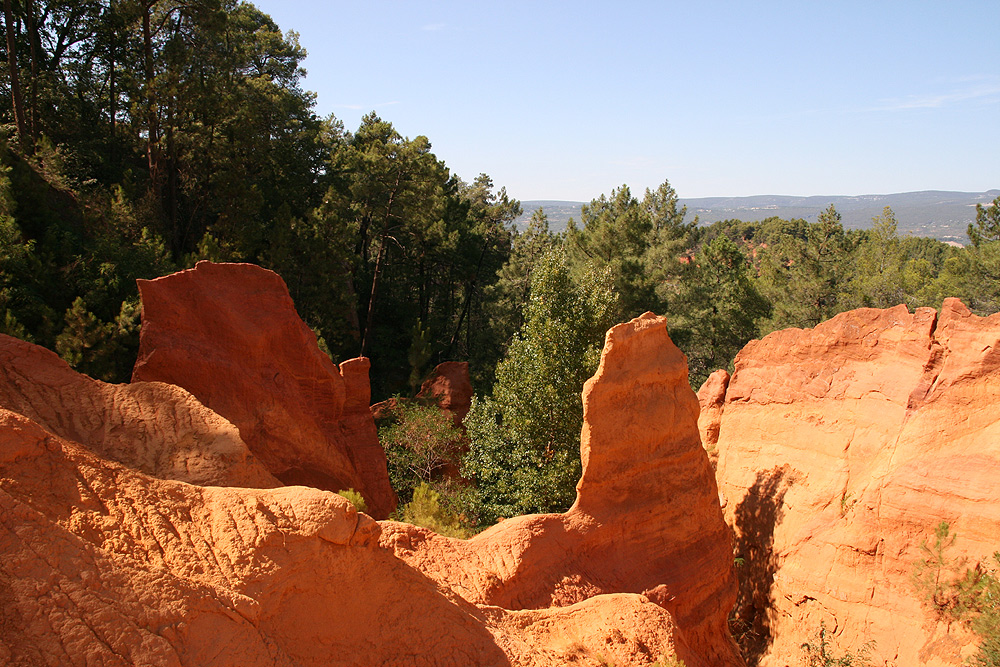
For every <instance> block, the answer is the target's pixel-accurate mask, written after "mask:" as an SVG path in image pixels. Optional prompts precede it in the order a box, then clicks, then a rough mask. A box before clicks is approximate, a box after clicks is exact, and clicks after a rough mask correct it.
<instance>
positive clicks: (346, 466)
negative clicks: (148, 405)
mask: <svg viewBox="0 0 1000 667" xmlns="http://www.w3.org/2000/svg"><path fill="white" fill-rule="evenodd" d="M139 291H140V294H141V296H142V307H143V322H142V331H141V334H140V349H139V358H138V360H137V361H136V365H135V370H134V372H133V375H132V379H133V381H159V382H167V383H170V384H174V385H177V386H180V387H183V388H185V389H187V390H188V391H190V392H191V393H192V394H194V395H195V396H196V397H197V398H198V400H199V401H201V402H202V403H203V404H204V405H206V406H208V407H209V408H211V409H212V410H214V411H215V412H217V413H219V414H220V415H222V416H223V417H225V418H226V419H228V420H229V421H231V422H232V423H233V424H235V425H236V427H237V428H238V429H239V432H240V435H241V436H242V438H243V440H244V441H245V442H246V444H247V445H248V446H249V447H250V450H251V451H252V452H253V453H254V454H255V455H256V456H257V458H258V459H260V461H261V462H262V463H263V464H264V466H265V467H266V468H267V469H268V470H269V471H270V472H271V473H272V474H273V475H274V476H275V477H277V478H278V479H279V480H281V481H282V482H283V483H285V484H304V485H308V486H313V487H316V488H319V489H327V490H330V491H339V490H341V489H348V488H353V489H355V490H356V491H358V492H360V493H361V494H362V495H363V496H364V498H365V501H366V502H367V505H368V508H369V510H370V511H371V513H372V515H373V516H375V517H385V516H388V515H389V513H390V512H392V510H393V509H394V508H395V504H396V497H395V494H394V493H393V491H392V488H391V487H390V486H389V477H388V474H387V472H386V463H385V454H384V452H383V451H382V448H381V446H379V443H378V436H377V434H376V431H375V422H374V421H373V420H372V417H371V413H370V412H369V409H368V404H369V403H370V398H371V390H370V386H369V384H368V360H367V359H363V358H362V359H351V360H349V361H345V362H343V363H342V364H340V367H339V368H338V367H337V366H336V365H335V364H334V363H333V362H332V361H330V359H329V357H327V355H326V354H324V353H323V352H322V351H320V349H319V348H318V347H317V345H316V336H315V335H314V334H313V333H312V331H310V330H309V327H307V326H306V325H305V323H304V322H302V320H301V319H299V316H298V314H297V313H296V312H295V307H294V305H293V304H292V299H291V297H290V296H289V294H288V289H287V288H286V287H285V284H284V282H283V281H282V280H281V278H280V277H278V275H277V274H275V273H273V272H271V271H268V270H266V269H262V268H260V267H258V266H254V265H251V264H212V263H211V262H199V263H198V265H197V266H196V267H195V268H193V269H189V270H187V271H181V272H179V273H175V274H172V275H169V276H165V277H163V278H157V279H156V280H140V281H139Z"/></svg>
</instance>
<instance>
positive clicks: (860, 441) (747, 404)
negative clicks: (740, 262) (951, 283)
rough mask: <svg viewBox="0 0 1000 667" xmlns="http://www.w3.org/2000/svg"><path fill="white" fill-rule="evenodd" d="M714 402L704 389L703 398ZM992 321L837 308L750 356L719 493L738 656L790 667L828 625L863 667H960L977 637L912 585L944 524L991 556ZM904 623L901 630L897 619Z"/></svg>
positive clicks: (998, 416) (723, 427)
mask: <svg viewBox="0 0 1000 667" xmlns="http://www.w3.org/2000/svg"><path fill="white" fill-rule="evenodd" d="M711 394H712V392H709V391H707V390H706V391H705V396H706V397H707V396H709V395H711ZM998 405H1000V314H998V315H994V316H992V317H989V318H980V317H976V316H975V315H972V314H971V313H970V312H969V311H968V309H966V308H965V306H963V305H962V304H961V303H960V302H958V301H957V300H955V299H948V300H946V301H945V303H944V306H943V307H942V310H941V314H940V315H937V313H936V312H935V311H934V310H933V309H928V308H920V309H917V311H916V312H915V313H912V314H911V313H910V312H909V311H908V310H907V309H906V308H905V307H904V306H897V307H895V308H890V309H887V310H875V309H861V310H856V311H851V312H848V313H843V314H841V315H838V316H836V317H834V318H833V319H831V320H829V321H827V322H824V323H822V324H820V325H819V326H817V327H815V328H814V329H811V330H799V329H789V330H785V331H779V332H776V333H773V334H771V335H769V336H767V337H766V338H764V339H763V340H761V341H753V342H751V343H750V344H748V345H747V346H746V347H745V348H744V349H743V351H742V352H740V354H739V355H738V356H737V358H736V361H735V372H734V374H733V377H732V378H731V380H730V381H729V383H728V387H727V388H726V391H725V402H724V405H723V408H722V415H721V419H720V428H719V436H718V449H719V466H718V479H719V487H720V491H721V493H722V497H723V499H724V503H725V510H726V518H727V521H728V522H729V523H730V524H731V525H733V527H734V529H735V532H736V539H737V556H738V557H739V558H741V559H742V563H743V565H742V567H741V568H740V571H741V590H740V600H739V603H738V607H737V611H738V613H739V616H740V617H741V619H742V621H743V623H744V627H745V628H747V629H749V630H750V631H751V632H750V634H749V635H748V638H752V637H753V636H754V635H756V636H758V637H759V638H760V641H759V642H757V643H756V644H754V642H752V641H748V645H750V648H751V656H750V658H751V659H750V660H749V662H750V663H751V664H754V663H756V662H757V661H758V660H759V663H760V664H761V665H775V666H777V665H786V664H794V663H796V662H797V661H798V660H799V659H800V658H801V651H800V650H799V646H800V644H801V643H802V642H803V641H805V640H806V639H808V638H809V637H811V636H812V635H814V633H815V632H816V631H817V630H818V628H819V627H820V623H821V622H822V623H824V624H825V626H826V628H827V629H830V630H833V631H834V634H833V641H834V646H836V647H837V648H838V650H837V652H838V653H839V652H841V650H847V649H851V650H856V649H858V648H859V647H860V646H862V645H863V644H864V643H865V642H867V641H869V640H873V641H874V642H875V651H874V656H873V657H875V658H876V660H875V661H874V662H875V664H883V661H885V664H898V665H958V664H961V661H962V656H963V655H967V654H968V653H969V652H970V650H972V648H971V646H970V642H971V639H970V637H968V636H967V635H964V634H963V633H962V631H961V629H960V628H957V627H955V626H952V627H951V628H949V627H948V626H947V625H946V624H944V623H939V622H938V621H937V619H936V617H935V615H934V614H933V613H932V612H931V611H930V610H929V609H928V608H927V606H926V605H925V604H923V603H922V600H923V598H924V597H925V596H924V594H923V593H921V592H920V591H918V590H917V588H916V587H915V585H914V583H913V580H912V573H913V571H914V564H915V562H916V561H917V560H918V559H919V558H920V557H921V550H920V545H921V543H922V542H924V541H927V542H933V534H934V530H935V528H936V526H937V525H938V524H939V523H940V522H941V521H947V522H949V524H950V525H951V530H952V532H953V533H954V534H956V535H957V540H956V542H955V544H954V546H953V547H952V548H951V549H950V551H949V553H950V554H951V555H953V556H954V557H956V558H958V557H963V556H964V557H967V558H968V559H969V564H974V563H975V562H976V561H977V560H985V559H986V557H988V556H989V555H990V554H992V553H993V552H994V551H995V550H996V549H997V548H998V547H1000V484H998V483H997V480H1000V410H998V409H997V406H998ZM901 619H905V620H906V622H905V623H901Z"/></svg>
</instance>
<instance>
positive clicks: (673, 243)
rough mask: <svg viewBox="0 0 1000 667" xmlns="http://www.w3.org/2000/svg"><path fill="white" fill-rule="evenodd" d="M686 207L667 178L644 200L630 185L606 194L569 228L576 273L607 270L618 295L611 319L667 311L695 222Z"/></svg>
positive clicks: (584, 211)
mask: <svg viewBox="0 0 1000 667" xmlns="http://www.w3.org/2000/svg"><path fill="white" fill-rule="evenodd" d="M686 213H687V209H685V208H683V207H681V208H678V198H677V193H676V192H675V191H674V189H673V188H672V187H671V186H670V183H668V182H664V183H663V184H662V185H660V187H659V188H657V189H656V190H655V191H652V190H646V193H645V195H644V197H643V200H642V201H641V202H640V201H639V200H638V199H636V198H635V197H633V196H632V193H631V192H630V190H629V189H628V187H627V186H624V185H623V186H622V187H621V188H618V189H617V190H613V191H612V192H611V196H610V197H606V196H604V195H601V196H600V197H599V198H597V199H594V200H593V201H591V203H590V204H589V205H587V206H584V207H583V210H582V212H581V215H580V218H581V223H582V226H581V227H578V226H577V225H576V223H575V221H574V220H572V219H570V221H569V225H568V227H567V229H566V247H567V248H568V250H569V253H570V258H571V260H572V265H573V267H574V270H575V274H576V275H577V276H578V277H579V276H581V275H584V274H586V273H590V272H594V271H606V272H608V274H609V276H610V280H611V283H612V285H613V288H614V291H615V294H617V295H618V298H617V302H616V303H615V304H614V310H613V314H612V319H614V320H615V321H617V322H621V321H626V320H629V319H631V318H633V317H635V316H637V315H641V314H642V313H643V312H646V311H648V310H651V311H656V312H663V311H664V310H665V308H666V304H667V302H668V300H669V298H670V296H671V295H672V294H673V293H674V291H675V290H676V288H677V279H678V277H679V275H680V274H681V272H682V271H683V266H682V265H681V263H680V261H679V258H680V255H681V254H682V253H683V252H684V251H685V250H686V249H687V247H688V246H689V244H690V242H691V240H692V236H693V231H694V226H695V224H696V223H689V224H686V223H685V222H684V217H685V215H686Z"/></svg>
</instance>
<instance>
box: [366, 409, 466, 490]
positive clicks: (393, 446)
mask: <svg viewBox="0 0 1000 667" xmlns="http://www.w3.org/2000/svg"><path fill="white" fill-rule="evenodd" d="M397 400H398V402H397V404H396V406H395V407H394V408H393V410H392V415H391V419H390V421H389V423H388V424H386V425H384V426H382V427H381V428H379V431H378V437H379V441H380V442H381V443H382V446H383V447H384V448H385V455H386V459H388V465H389V481H390V483H391V484H392V488H393V489H394V490H395V491H396V494H397V495H398V496H399V499H400V502H402V503H407V502H409V501H410V499H411V498H412V497H413V490H414V489H415V488H416V487H417V486H418V485H419V484H421V483H425V484H429V483H431V482H433V481H435V480H437V479H439V478H440V477H441V473H442V472H444V471H445V470H446V469H447V468H448V467H449V466H453V467H455V468H457V467H458V459H459V456H460V453H461V450H462V446H463V444H464V442H465V435H464V433H463V432H462V430H461V429H460V428H457V427H456V426H455V423H454V422H453V421H452V418H451V415H449V414H448V413H446V412H444V411H443V410H441V409H440V408H439V407H438V406H437V405H433V404H431V405H425V404H423V403H420V402H418V401H406V400H401V399H397Z"/></svg>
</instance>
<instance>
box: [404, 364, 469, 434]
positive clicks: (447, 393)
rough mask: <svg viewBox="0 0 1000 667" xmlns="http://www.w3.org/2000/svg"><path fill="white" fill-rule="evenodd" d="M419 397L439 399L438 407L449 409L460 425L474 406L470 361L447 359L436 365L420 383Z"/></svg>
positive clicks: (456, 423)
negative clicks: (470, 379)
mask: <svg viewBox="0 0 1000 667" xmlns="http://www.w3.org/2000/svg"><path fill="white" fill-rule="evenodd" d="M417 398H427V399H433V400H435V401H437V404H438V407H439V408H441V409H442V410H447V411H448V412H450V413H451V414H452V417H454V418H455V426H458V425H459V424H461V423H462V421H463V420H464V419H465V416H466V415H468V414H469V408H471V407H472V383H471V382H470V381H469V363H468V362H466V361H445V362H444V363H440V364H438V365H437V366H435V367H434V371H433V372H432V373H431V375H430V377H429V378H427V379H426V380H424V383H423V384H422V385H420V391H419V392H417Z"/></svg>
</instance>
